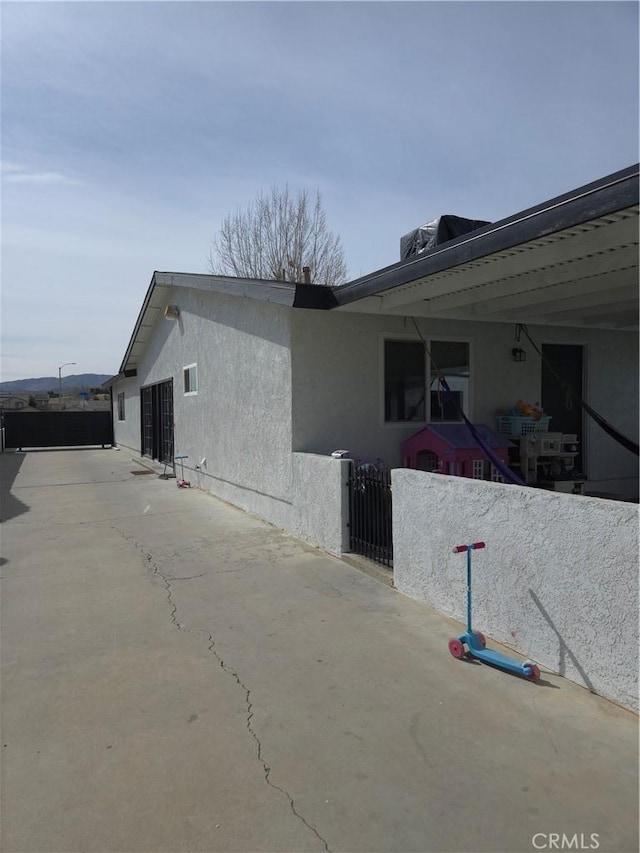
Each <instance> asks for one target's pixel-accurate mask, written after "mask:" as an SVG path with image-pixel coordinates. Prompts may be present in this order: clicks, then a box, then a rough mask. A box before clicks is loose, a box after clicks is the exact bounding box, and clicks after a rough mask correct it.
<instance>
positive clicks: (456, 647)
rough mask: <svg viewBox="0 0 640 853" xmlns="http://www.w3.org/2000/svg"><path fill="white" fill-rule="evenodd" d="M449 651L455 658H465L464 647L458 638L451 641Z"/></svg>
mask: <svg viewBox="0 0 640 853" xmlns="http://www.w3.org/2000/svg"><path fill="white" fill-rule="evenodd" d="M449 651H450V652H451V654H452V655H453V656H454V658H463V657H464V645H463V644H462V643H461V642H460V640H458V639H457V638H454V639H453V640H449Z"/></svg>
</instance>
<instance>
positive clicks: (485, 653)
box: [449, 542, 540, 681]
mask: <svg viewBox="0 0 640 853" xmlns="http://www.w3.org/2000/svg"><path fill="white" fill-rule="evenodd" d="M485 547H486V546H485V543H484V542H472V543H471V544H470V545H456V547H455V548H454V549H453V553H454V554H461V553H464V552H465V551H466V554H467V630H466V631H465V633H464V634H461V635H460V636H459V637H455V638H454V639H453V640H449V651H450V652H451V654H452V655H453V656H454V658H463V657H472V658H478V660H483V661H485V662H486V663H490V664H493V665H494V666H498V667H500V669H505V670H507V672H515V673H517V675H523V676H524V677H525V678H528V679H529V681H538V679H539V678H540V670H539V669H538V667H537V666H536V664H535V663H534V662H533V661H530V660H525V661H519V660H516V658H512V657H509V656H508V655H503V654H502V652H496V651H494V650H493V649H487V648H486V645H487V643H486V640H485V638H484V634H482V633H480V631H474V630H473V629H472V627H471V552H472V551H475V550H476V549H479V548H485ZM465 645H466V646H467V648H468V652H465V649H464V647H465Z"/></svg>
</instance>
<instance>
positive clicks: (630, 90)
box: [2, 2, 638, 380]
mask: <svg viewBox="0 0 640 853" xmlns="http://www.w3.org/2000/svg"><path fill="white" fill-rule="evenodd" d="M637 160H638V5H637V4H636V3H635V2H634V3H626V2H622V3H617V2H603V3H599V2H567V3H563V2H534V3H528V2H472V3H467V2H444V3H440V2H413V3H402V2H390V3H387V2H379V3H364V2H363V3H359V2H344V3H332V2H319V3H314V2H289V3H277V2H263V3H252V2H231V3H222V2H221V3H217V2H193V3H191V2H141V3H135V2H118V3H117V2H95V3H94V2H79V3H59V2H51V3H49V2H45V3H43V2H41V3H29V2H15V3H14V2H3V3H2V190H3V194H2V339H3V344H2V345H3V364H2V379H3V380H8V379H19V378H24V377H30V376H49V375H57V371H58V366H59V365H61V364H62V363H63V362H66V361H75V362H76V363H77V364H76V366H75V367H69V368H66V369H65V374H66V373H85V372H97V373H116V372H117V370H118V368H119V365H120V362H121V360H122V357H123V355H124V351H125V349H126V346H127V343H128V341H129V337H130V335H131V332H132V330H133V326H134V323H135V320H136V317H137V314H138V311H139V309H140V307H141V304H142V300H143V298H144V294H145V292H146V289H147V287H148V284H149V281H150V279H151V275H152V273H153V271H154V270H172V271H181V272H206V271H207V255H208V253H209V248H210V243H211V239H212V238H213V236H214V235H215V233H216V230H217V229H218V227H219V225H220V222H221V220H222V218H223V216H224V215H225V214H226V213H228V212H229V211H232V210H234V209H235V208H236V207H237V206H245V205H246V204H247V203H248V202H250V201H251V200H252V199H253V198H254V197H255V195H256V193H257V192H258V191H260V190H261V189H268V188H269V187H270V186H271V185H273V184H275V185H284V184H285V183H288V184H289V186H290V187H291V188H292V189H294V190H298V189H302V188H308V189H310V190H312V191H314V190H315V189H316V187H317V188H318V189H319V190H320V193H321V196H322V199H323V203H324V207H325V210H326V213H327V220H328V224H329V227H330V228H331V230H333V231H334V232H335V233H338V234H340V236H341V238H342V242H343V244H344V248H345V253H346V260H347V264H348V268H349V278H357V277H359V276H360V275H364V274H365V273H368V272H371V271H373V270H375V269H379V268H380V267H383V266H387V265H388V264H391V263H395V262H396V261H398V260H399V243H400V237H401V236H402V235H403V234H405V233H406V232H407V231H409V230H411V229H412V228H415V227H417V226H418V225H420V224H422V223H424V222H425V221H427V220H429V219H432V218H433V217H435V216H438V215H440V214H443V213H453V214H457V215H459V216H468V217H471V218H478V219H487V220H491V221H495V220H497V219H500V218H502V217H503V216H508V215H509V214H512V213H515V212H517V211H519V210H522V209H524V208H526V207H528V206H530V205H532V204H535V203H537V202H541V201H544V200H546V199H548V198H551V197H553V196H555V195H558V194H560V193H562V192H565V191H567V190H570V189H573V188H574V187H578V186H580V185H581V184H585V183H588V182H590V181H592V180H595V179H596V178H599V177H602V176H604V175H607V174H609V173H611V172H614V171H616V170H618V169H621V168H624V167H626V166H629V165H631V164H633V163H635V162H637Z"/></svg>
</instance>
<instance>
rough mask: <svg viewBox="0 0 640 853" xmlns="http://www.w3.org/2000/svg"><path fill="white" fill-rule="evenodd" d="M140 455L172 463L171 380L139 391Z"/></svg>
mask: <svg viewBox="0 0 640 853" xmlns="http://www.w3.org/2000/svg"><path fill="white" fill-rule="evenodd" d="M140 419H141V423H140V432H141V439H142V441H141V443H142V448H141V449H142V455H143V456H148V457H149V458H150V459H157V460H158V461H159V462H167V463H171V462H173V380H172V379H167V380H166V381H165V382H157V383H156V384H155V385H147V387H146V388H141V389H140Z"/></svg>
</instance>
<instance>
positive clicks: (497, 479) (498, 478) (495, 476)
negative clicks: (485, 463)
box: [491, 465, 504, 483]
mask: <svg viewBox="0 0 640 853" xmlns="http://www.w3.org/2000/svg"><path fill="white" fill-rule="evenodd" d="M491 479H492V480H493V482H494V483H504V477H503V475H502V473H501V472H500V471H498V469H497V468H496V467H495V465H492V466H491Z"/></svg>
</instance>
